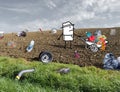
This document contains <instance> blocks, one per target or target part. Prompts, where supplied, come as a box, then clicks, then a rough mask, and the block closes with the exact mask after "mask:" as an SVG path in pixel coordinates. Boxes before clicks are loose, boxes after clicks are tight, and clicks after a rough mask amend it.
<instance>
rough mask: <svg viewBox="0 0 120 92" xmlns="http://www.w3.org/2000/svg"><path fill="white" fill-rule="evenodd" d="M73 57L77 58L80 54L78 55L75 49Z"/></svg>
mask: <svg viewBox="0 0 120 92" xmlns="http://www.w3.org/2000/svg"><path fill="white" fill-rule="evenodd" d="M74 57H75V58H77V59H78V58H80V55H79V53H78V52H77V50H75V52H74Z"/></svg>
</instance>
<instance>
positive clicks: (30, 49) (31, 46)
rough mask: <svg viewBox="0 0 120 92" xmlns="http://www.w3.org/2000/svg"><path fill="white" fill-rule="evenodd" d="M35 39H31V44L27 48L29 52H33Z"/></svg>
mask: <svg viewBox="0 0 120 92" xmlns="http://www.w3.org/2000/svg"><path fill="white" fill-rule="evenodd" d="M34 44H35V41H34V40H31V42H30V44H29V45H28V47H27V48H26V50H27V52H31V51H32V49H33V47H34Z"/></svg>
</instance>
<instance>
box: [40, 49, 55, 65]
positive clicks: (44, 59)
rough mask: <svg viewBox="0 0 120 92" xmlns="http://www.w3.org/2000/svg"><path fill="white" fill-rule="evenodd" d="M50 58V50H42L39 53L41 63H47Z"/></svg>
mask: <svg viewBox="0 0 120 92" xmlns="http://www.w3.org/2000/svg"><path fill="white" fill-rule="evenodd" d="M52 59H53V58H52V54H51V53H50V52H46V51H44V52H41V53H40V54H39V60H40V61H42V62H43V63H49V62H50V61H52Z"/></svg>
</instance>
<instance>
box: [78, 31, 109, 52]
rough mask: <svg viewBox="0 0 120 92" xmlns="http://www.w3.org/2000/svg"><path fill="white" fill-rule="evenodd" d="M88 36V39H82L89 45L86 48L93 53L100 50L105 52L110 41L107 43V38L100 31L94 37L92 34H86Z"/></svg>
mask: <svg viewBox="0 0 120 92" xmlns="http://www.w3.org/2000/svg"><path fill="white" fill-rule="evenodd" d="M86 36H87V39H85V38H83V37H80V38H81V40H82V41H84V42H85V43H86V44H87V46H86V48H88V49H90V50H91V51H92V52H97V51H98V50H99V49H101V50H102V51H104V50H105V48H106V44H107V43H108V41H106V39H107V38H106V36H105V35H102V34H101V31H100V30H96V31H95V33H94V35H92V33H91V32H86Z"/></svg>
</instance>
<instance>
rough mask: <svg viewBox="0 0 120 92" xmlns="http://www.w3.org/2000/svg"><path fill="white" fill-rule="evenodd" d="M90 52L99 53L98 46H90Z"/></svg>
mask: <svg viewBox="0 0 120 92" xmlns="http://www.w3.org/2000/svg"><path fill="white" fill-rule="evenodd" d="M90 50H91V51H92V52H97V51H98V47H97V45H96V44H92V45H90Z"/></svg>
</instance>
